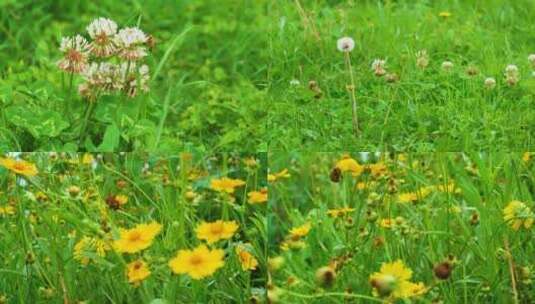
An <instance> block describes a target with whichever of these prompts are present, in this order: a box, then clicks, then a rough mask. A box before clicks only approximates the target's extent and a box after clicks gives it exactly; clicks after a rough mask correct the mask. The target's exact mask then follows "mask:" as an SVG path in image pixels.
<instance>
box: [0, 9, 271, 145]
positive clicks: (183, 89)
mask: <svg viewBox="0 0 535 304" xmlns="http://www.w3.org/2000/svg"><path fill="white" fill-rule="evenodd" d="M266 3H267V2H266V1H254V3H253V2H252V1H226V2H224V3H221V2H220V1H216V0H209V1H189V0H180V1H179V0H176V1H173V0H172V1H128V2H127V3H120V2H117V1H98V2H92V1H78V2H77V3H73V2H70V1H39V2H38V3H36V2H35V1H28V0H23V1H1V6H2V10H1V13H0V41H1V43H0V50H1V52H0V70H1V71H2V72H1V73H0V77H1V81H0V105H1V107H0V129H2V130H8V131H9V134H2V135H0V148H2V150H22V151H34V150H73V149H74V150H82V151H83V150H86V151H87V150H88V151H102V150H107V151H131V150H142V151H157V152H165V151H177V150H184V149H190V150H191V149H193V148H194V149H195V150H199V151H213V150H235V149H237V148H238V147H239V148H240V149H243V150H246V151H256V150H265V149H267V146H266V144H265V142H266V140H265V138H264V136H265V122H264V121H265V119H266V118H267V114H266V109H265V108H264V101H265V98H264V96H265V86H264V85H263V82H265V77H264V75H265V72H264V71H265V69H266V66H267V60H266V54H265V52H261V50H262V49H263V47H264V45H265V41H263V40H262V39H261V38H262V36H261V35H260V33H262V29H263V28H265V27H266V26H267V25H268V21H269V19H268V18H267V16H266V14H265V6H266ZM101 16H102V17H107V18H111V19H113V20H115V21H116V22H117V23H118V24H119V25H120V26H121V27H122V26H133V25H136V24H137V23H138V22H139V24H140V28H141V29H142V30H143V31H145V32H146V33H148V34H151V35H153V36H154V37H155V39H156V47H155V49H154V50H153V51H152V52H151V53H152V54H151V55H150V56H149V57H148V65H149V67H150V70H151V77H152V80H151V83H150V92H149V93H148V94H144V95H141V96H138V97H136V98H134V99H128V98H125V97H123V96H105V97H103V98H100V99H99V100H98V101H97V103H96V105H95V109H94V112H93V113H92V115H91V118H90V121H89V123H88V127H87V135H88V136H87V137H86V138H79V137H80V133H81V128H82V124H83V123H82V121H83V117H84V115H85V113H86V111H87V107H88V102H87V101H85V100H83V99H82V98H81V97H80V96H78V94H77V85H78V83H79V81H80V80H79V79H77V77H75V79H74V83H73V85H72V88H70V79H69V75H68V74H63V73H62V72H61V71H60V70H59V69H58V68H57V67H56V62H57V61H58V60H59V59H60V57H61V54H60V52H59V50H58V47H59V42H60V39H61V37H63V36H72V35H75V34H76V33H81V34H85V27H86V26H87V24H89V23H90V22H91V21H92V20H93V19H95V18H97V17H101ZM251 23H255V24H256V25H257V27H250V24H251ZM250 62H255V64H253V65H252V64H249V63H250ZM208 92H211V93H208ZM187 113H190V114H191V115H188V114H187ZM51 138H52V139H53V140H51Z"/></svg>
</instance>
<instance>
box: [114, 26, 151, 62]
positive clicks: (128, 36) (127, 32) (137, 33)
mask: <svg viewBox="0 0 535 304" xmlns="http://www.w3.org/2000/svg"><path fill="white" fill-rule="evenodd" d="M147 41H148V37H147V35H145V33H143V31H141V30H140V29H139V28H137V27H128V28H124V29H122V30H120V31H119V33H117V35H115V43H116V45H117V46H118V48H119V57H121V58H123V59H125V60H129V61H137V60H140V59H141V58H143V57H145V56H147V51H146V46H145V44H146V43H147Z"/></svg>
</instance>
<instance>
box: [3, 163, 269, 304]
mask: <svg viewBox="0 0 535 304" xmlns="http://www.w3.org/2000/svg"><path fill="white" fill-rule="evenodd" d="M266 165H267V163H266V155H265V154H250V155H246V154H239V153H235V154H214V155H206V154H195V153H194V154H190V153H181V154H175V155H166V156H159V155H147V154H131V153H123V154H76V153H74V154H64V153H61V154H58V153H30V154H20V153H11V154H9V155H7V156H5V157H4V156H3V157H1V158H0V185H1V187H0V189H1V191H0V256H1V259H2V262H1V263H0V303H152V304H162V303H248V302H249V301H254V300H255V299H258V300H261V299H263V298H264V297H265V296H264V295H265V286H266V277H267V276H266V272H267V269H266V262H265V261H266V260H267V258H266V244H267V234H266V227H267V226H266V205H267V189H266V186H267V180H266V178H267V176H266V174H267V171H266Z"/></svg>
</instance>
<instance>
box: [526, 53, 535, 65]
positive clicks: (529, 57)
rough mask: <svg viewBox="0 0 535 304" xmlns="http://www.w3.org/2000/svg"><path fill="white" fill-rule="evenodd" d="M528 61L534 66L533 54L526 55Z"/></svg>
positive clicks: (534, 57)
mask: <svg viewBox="0 0 535 304" xmlns="http://www.w3.org/2000/svg"><path fill="white" fill-rule="evenodd" d="M528 61H529V62H530V63H531V65H532V66H533V68H535V54H531V55H529V56H528Z"/></svg>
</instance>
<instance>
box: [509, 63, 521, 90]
mask: <svg viewBox="0 0 535 304" xmlns="http://www.w3.org/2000/svg"><path fill="white" fill-rule="evenodd" d="M505 81H506V82H507V84H508V85H510V86H514V85H516V84H517V83H518V81H520V74H519V72H518V67H517V66H516V65H514V64H510V65H508V66H507V67H506V68H505Z"/></svg>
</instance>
